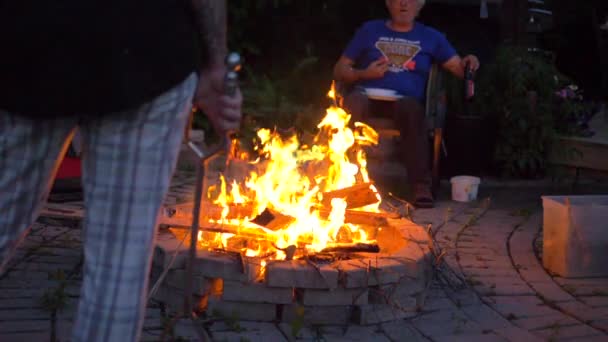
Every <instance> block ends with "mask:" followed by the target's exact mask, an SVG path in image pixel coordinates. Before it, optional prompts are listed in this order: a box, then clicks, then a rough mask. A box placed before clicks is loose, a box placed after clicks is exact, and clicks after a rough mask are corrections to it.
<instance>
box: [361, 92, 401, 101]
mask: <svg viewBox="0 0 608 342" xmlns="http://www.w3.org/2000/svg"><path fill="white" fill-rule="evenodd" d="M367 97H368V98H370V99H372V100H379V101H397V100H399V99H401V98H403V95H399V94H392V95H384V96H382V95H370V94H367Z"/></svg>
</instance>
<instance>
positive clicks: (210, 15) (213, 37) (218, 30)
mask: <svg viewBox="0 0 608 342" xmlns="http://www.w3.org/2000/svg"><path fill="white" fill-rule="evenodd" d="M192 7H193V8H194V11H195V16H196V21H197V24H198V29H199V33H200V36H201V38H202V39H203V44H204V45H205V47H206V48H207V49H206V50H207V51H208V52H209V62H210V66H211V67H213V66H217V65H223V63H224V57H225V56H226V54H227V52H228V48H227V44H226V42H227V38H226V36H227V33H226V31H227V30H226V27H227V20H226V0H192Z"/></svg>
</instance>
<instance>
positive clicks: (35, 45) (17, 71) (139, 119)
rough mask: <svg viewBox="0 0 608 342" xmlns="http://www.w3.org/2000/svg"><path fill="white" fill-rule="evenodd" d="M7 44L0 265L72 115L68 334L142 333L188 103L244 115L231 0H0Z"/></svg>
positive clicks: (230, 117) (35, 209) (121, 337)
mask: <svg viewBox="0 0 608 342" xmlns="http://www.w3.org/2000/svg"><path fill="white" fill-rule="evenodd" d="M0 46H1V47H2V53H1V54H0V262H1V263H0V274H2V272H3V268H5V267H6V263H7V259H8V256H9V254H10V252H11V251H12V250H14V248H15V247H16V245H17V243H18V241H19V240H20V239H21V238H22V237H23V236H24V235H25V234H26V233H27V230H28V227H29V226H30V225H31V224H32V223H33V222H34V220H35V219H36V217H37V214H38V213H39V211H40V208H41V206H42V204H43V202H44V201H45V199H46V197H47V194H48V192H49V187H50V184H51V181H52V179H53V176H54V173H55V171H56V168H57V165H58V161H59V160H60V159H61V157H62V156H63V154H64V152H65V149H66V145H67V144H66V142H68V141H69V138H70V136H71V134H72V132H73V130H74V128H75V127H78V129H79V130H80V133H81V134H82V144H83V153H82V163H83V177H82V181H83V189H84V203H85V208H86V209H85V212H86V215H85V218H84V222H83V225H84V233H85V236H84V270H83V272H84V276H83V284H82V289H81V295H80V301H79V306H78V311H77V317H76V321H75V324H74V329H73V332H72V341H87V342H90V341H112V342H114V341H136V340H138V339H139V335H140V331H141V327H142V323H143V313H144V310H145V306H146V292H147V291H146V290H147V286H148V271H149V269H150V264H151V256H152V249H153V243H154V236H155V227H156V218H157V213H158V210H159V207H160V205H161V202H162V200H163V198H164V196H165V194H166V192H167V189H168V186H169V183H170V180H171V176H172V173H173V171H174V168H175V164H176V160H177V155H178V151H179V147H180V143H181V141H182V139H183V132H184V128H185V125H186V122H187V121H188V120H187V119H188V116H189V114H190V112H191V106H192V103H193V102H194V104H195V105H196V106H199V107H201V108H202V109H203V110H204V112H205V113H206V114H207V115H208V117H209V119H210V120H211V122H212V123H213V126H214V127H215V128H216V129H217V130H218V131H219V133H222V132H224V131H227V130H231V129H235V128H237V127H238V126H239V123H240V118H241V111H240V109H241V102H242V96H241V94H240V92H237V94H236V95H235V96H234V97H228V96H223V93H222V88H223V77H224V72H225V70H224V69H225V67H224V62H223V60H224V56H225V55H226V50H227V49H226V2H225V1H224V0H192V3H191V4H190V3H187V2H186V1H174V0H146V1H143V0H123V1H80V0H65V1H60V2H54V1H51V2H45V1H34V2H33V1H3V2H1V3H0ZM203 57H205V58H203ZM203 61H204V63H202V62H203Z"/></svg>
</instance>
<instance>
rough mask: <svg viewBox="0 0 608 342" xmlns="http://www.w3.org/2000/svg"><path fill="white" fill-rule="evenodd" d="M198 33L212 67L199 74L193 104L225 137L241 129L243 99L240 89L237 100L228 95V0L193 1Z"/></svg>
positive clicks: (205, 67) (235, 97) (206, 66)
mask: <svg viewBox="0 0 608 342" xmlns="http://www.w3.org/2000/svg"><path fill="white" fill-rule="evenodd" d="M192 7H193V10H194V11H195V16H196V21H197V24H198V30H199V33H200V36H201V38H202V40H203V42H202V43H203V45H204V46H205V47H206V49H205V50H206V51H207V52H208V54H209V63H208V64H207V65H204V66H203V68H202V70H200V73H199V81H198V87H197V89H196V94H195V95H194V99H193V103H194V105H195V106H196V107H198V108H201V109H202V110H203V111H204V112H205V114H206V115H207V117H208V118H209V120H210V121H211V123H212V124H213V127H214V128H215V130H216V132H218V133H220V134H223V133H224V132H226V131H229V130H234V129H238V128H239V126H240V122H241V117H242V113H241V105H242V102H243V96H242V95H241V92H240V90H239V89H237V92H236V94H235V95H234V96H227V95H225V94H224V76H225V74H226V66H225V65H224V58H225V57H226V54H227V51H228V48H227V45H226V41H227V38H226V32H227V28H226V26H227V20H226V0H192Z"/></svg>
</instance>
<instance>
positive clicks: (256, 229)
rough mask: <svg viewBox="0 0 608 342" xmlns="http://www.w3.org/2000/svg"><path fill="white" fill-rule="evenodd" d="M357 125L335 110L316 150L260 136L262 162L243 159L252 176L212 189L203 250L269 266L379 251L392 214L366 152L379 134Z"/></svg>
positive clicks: (293, 140)
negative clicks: (382, 209)
mask: <svg viewBox="0 0 608 342" xmlns="http://www.w3.org/2000/svg"><path fill="white" fill-rule="evenodd" d="M328 95H329V96H330V97H332V98H333V96H334V91H333V89H332V90H331V91H330V92H329V94H328ZM350 119H351V116H350V115H349V114H348V113H347V112H345V111H344V110H343V109H342V108H339V107H338V106H335V105H333V106H330V107H329V108H328V109H327V112H326V115H325V117H324V118H323V119H322V120H321V122H320V123H319V124H318V126H317V127H318V133H317V135H316V136H315V137H314V139H313V141H312V142H310V143H303V142H301V141H300V140H299V139H298V137H297V135H296V134H292V135H289V136H282V135H280V134H279V133H278V132H277V131H276V130H275V131H272V130H270V129H260V130H259V131H257V137H256V141H255V154H256V155H255V156H251V155H246V154H241V155H240V158H239V159H240V160H239V161H240V162H241V163H245V164H246V168H247V169H249V170H248V173H247V174H246V175H245V177H243V179H240V180H239V181H237V180H234V179H233V180H232V181H230V182H229V181H227V180H226V177H225V175H223V174H221V175H220V179H219V182H218V183H217V184H213V185H211V186H208V187H207V194H206V195H207V202H208V205H207V206H206V209H207V210H203V214H202V215H203V217H201V218H200V219H201V221H203V222H208V224H206V225H204V226H203V228H202V231H200V232H199V241H200V245H201V246H200V247H201V248H208V249H216V250H217V249H220V250H226V251H231V252H238V253H242V254H243V255H244V256H247V257H254V256H257V257H262V259H264V260H266V259H275V260H285V259H287V260H291V259H294V258H296V259H297V258H302V257H305V256H311V255H316V256H319V255H321V254H328V253H336V252H348V251H351V252H353V251H354V252H357V251H362V252H378V251H379V247H378V245H377V241H376V235H377V230H378V228H379V226H380V225H381V224H382V222H383V219H385V218H386V217H388V216H390V215H389V214H386V213H382V212H380V210H379V209H378V207H379V204H380V201H381V197H380V194H379V193H378V190H377V189H376V187H375V186H374V184H373V182H372V181H371V180H370V178H369V174H368V172H367V168H366V159H365V152H364V149H363V148H362V147H363V146H369V145H375V144H377V143H378V134H377V133H376V132H375V131H374V129H372V128H371V127H370V126H368V125H366V124H364V123H361V122H355V123H354V125H353V126H354V128H350V127H349V124H350ZM186 215H187V214H186Z"/></svg>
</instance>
